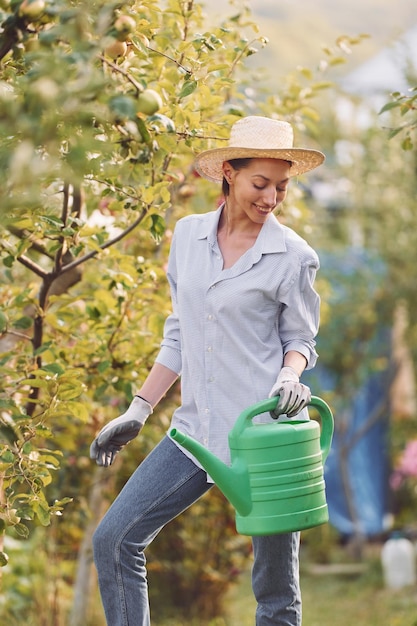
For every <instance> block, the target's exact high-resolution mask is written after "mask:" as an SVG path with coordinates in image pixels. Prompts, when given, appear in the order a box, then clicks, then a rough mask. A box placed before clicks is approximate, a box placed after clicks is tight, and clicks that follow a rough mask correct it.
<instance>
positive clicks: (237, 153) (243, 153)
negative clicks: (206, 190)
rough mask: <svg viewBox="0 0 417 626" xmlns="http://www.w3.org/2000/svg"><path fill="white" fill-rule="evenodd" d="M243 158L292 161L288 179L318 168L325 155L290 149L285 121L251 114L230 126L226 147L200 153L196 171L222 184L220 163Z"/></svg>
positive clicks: (291, 145) (287, 125)
mask: <svg viewBox="0 0 417 626" xmlns="http://www.w3.org/2000/svg"><path fill="white" fill-rule="evenodd" d="M245 158H261V159H283V160H285V161H291V163H292V165H291V171H290V176H297V174H303V173H304V172H308V171H309V170H312V169H314V168H315V167H318V166H319V165H320V164H321V163H323V161H324V159H325V156H324V154H323V153H322V152H319V151H318V150H310V149H308V148H293V130H292V126H291V124H289V123H288V122H282V121H280V120H273V119H270V118H268V117H261V116H258V115H250V116H248V117H244V118H242V119H240V120H239V121H238V122H236V123H235V124H233V126H232V131H231V134H230V140H229V144H228V146H227V147H225V148H214V149H213V150H205V151H204V152H201V154H199V155H198V156H197V158H196V162H195V168H196V170H197V171H198V172H199V174H201V176H204V178H207V179H208V180H211V181H213V182H215V183H221V182H222V180H223V171H222V165H223V163H224V162H225V161H230V160H231V159H245Z"/></svg>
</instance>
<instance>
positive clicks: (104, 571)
mask: <svg viewBox="0 0 417 626" xmlns="http://www.w3.org/2000/svg"><path fill="white" fill-rule="evenodd" d="M210 487H211V484H210V483H207V475H206V472H205V471H204V470H202V469H200V468H199V467H197V466H196V465H195V464H194V463H193V461H192V460H190V459H189V458H188V457H186V456H185V454H183V453H182V452H181V450H180V449H179V448H178V447H177V446H176V445H175V444H174V443H173V442H172V441H171V440H170V439H169V438H168V437H165V438H164V439H163V440H162V441H161V442H160V443H159V444H158V445H157V446H156V447H155V448H154V449H153V450H152V452H151V453H150V454H149V455H148V456H147V458H146V459H145V460H144V461H143V462H142V463H141V465H140V466H139V467H138V468H137V470H136V471H135V472H134V473H133V474H132V476H131V477H130V479H129V480H128V482H127V483H126V485H125V486H124V488H123V489H122V491H121V492H120V494H119V495H118V496H117V498H116V499H115V501H114V502H113V504H112V505H111V507H110V508H109V510H108V512H107V513H106V515H105V516H104V518H103V520H102V521H101V523H100V524H99V526H98V527H97V529H96V532H95V534H94V538H93V547H94V560H95V564H96V567H97V571H98V580H99V587H100V593H101V598H102V602H103V606H104V611H105V614H106V619H107V624H108V626H149V624H150V611H149V601H148V586H147V579H146V558H145V554H144V551H145V549H146V547H147V546H148V545H149V544H150V543H151V541H152V540H153V539H154V538H155V537H156V535H157V534H158V533H159V531H160V530H161V529H162V528H163V527H164V526H165V524H167V522H169V521H170V520H172V519H173V518H174V517H176V516H177V515H179V514H180V513H181V512H182V511H184V510H185V509H187V508H188V507H189V506H190V505H191V504H193V502H195V501H196V500H197V499H198V498H199V497H200V496H202V495H203V494H204V493H205V492H206V491H208V490H209V489H210ZM252 541H253V547H254V565H253V572H252V587H253V591H254V594H255V598H256V600H257V603H258V604H257V609H256V625H257V626H269V625H272V624H273V625H274V626H301V597H300V587H299V574H298V549H299V533H290V534H285V535H272V536H267V537H253V539H252Z"/></svg>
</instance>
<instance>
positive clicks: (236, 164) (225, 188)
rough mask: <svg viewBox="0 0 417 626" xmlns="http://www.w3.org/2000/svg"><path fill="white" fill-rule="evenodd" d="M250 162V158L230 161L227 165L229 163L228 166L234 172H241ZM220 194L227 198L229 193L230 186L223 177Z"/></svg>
mask: <svg viewBox="0 0 417 626" xmlns="http://www.w3.org/2000/svg"><path fill="white" fill-rule="evenodd" d="M251 161H252V159H251V158H247V159H230V161H228V163H230V165H231V166H232V167H233V169H234V170H243V169H245V167H248V165H249V163H250V162H251ZM222 192H223V195H224V197H225V198H227V196H228V195H229V193H230V186H229V183H228V182H227V180H226V179H225V177H224V176H223V183H222Z"/></svg>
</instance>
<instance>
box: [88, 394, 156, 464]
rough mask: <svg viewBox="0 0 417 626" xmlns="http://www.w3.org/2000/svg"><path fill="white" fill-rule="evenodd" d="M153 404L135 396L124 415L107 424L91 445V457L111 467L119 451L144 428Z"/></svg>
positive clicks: (98, 462)
mask: <svg viewBox="0 0 417 626" xmlns="http://www.w3.org/2000/svg"><path fill="white" fill-rule="evenodd" d="M151 413H152V406H151V405H150V404H149V402H146V400H144V399H143V398H140V397H139V396H135V397H134V398H133V400H132V402H131V404H130V406H129V408H128V409H127V411H126V412H125V413H123V415H120V417H116V418H115V419H113V420H111V422H109V423H108V424H106V425H105V426H104V427H103V428H102V429H101V430H100V432H99V434H98V435H97V437H96V438H95V439H94V441H93V443H92V444H91V446H90V458H91V459H95V461H96V463H97V465H101V466H103V467H109V465H111V464H112V463H113V461H114V458H115V456H116V454H117V453H118V452H120V450H121V449H122V448H123V446H125V445H126V444H127V443H129V441H131V440H132V439H134V438H135V437H136V436H137V435H138V434H139V432H140V431H141V430H142V428H143V425H144V424H145V422H146V420H147V418H148V417H149V415H151Z"/></svg>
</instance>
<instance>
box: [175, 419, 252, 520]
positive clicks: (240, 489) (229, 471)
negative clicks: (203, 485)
mask: <svg viewBox="0 0 417 626" xmlns="http://www.w3.org/2000/svg"><path fill="white" fill-rule="evenodd" d="M169 434H170V437H171V438H172V439H173V440H174V441H176V442H177V443H179V444H180V446H182V447H183V448H185V449H186V450H188V451H189V452H191V454H193V455H194V456H195V458H196V459H197V460H198V461H199V463H201V465H202V466H203V468H204V469H205V470H206V472H207V474H209V476H210V477H211V478H212V479H213V480H214V482H215V483H216V485H217V486H218V488H219V489H220V491H221V492H222V493H223V494H224V495H225V496H226V498H227V499H228V500H229V502H230V503H231V504H232V505H233V506H234V507H235V509H236V511H237V512H238V513H239V515H242V516H246V515H248V514H249V513H250V511H251V509H252V499H251V494H250V484H249V473H248V470H247V468H246V465H245V463H244V462H243V461H242V460H240V459H236V460H235V462H234V463H233V465H232V467H228V466H227V465H225V463H223V462H222V461H220V460H219V459H218V458H217V457H216V456H215V455H214V454H213V453H212V452H210V451H209V450H207V448H205V447H204V446H202V445H201V444H200V443H199V442H198V441H196V440H195V439H193V438H192V437H189V436H188V435H185V434H184V433H182V432H180V431H179V430H177V429H176V428H172V429H171V431H170V433H169Z"/></svg>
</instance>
